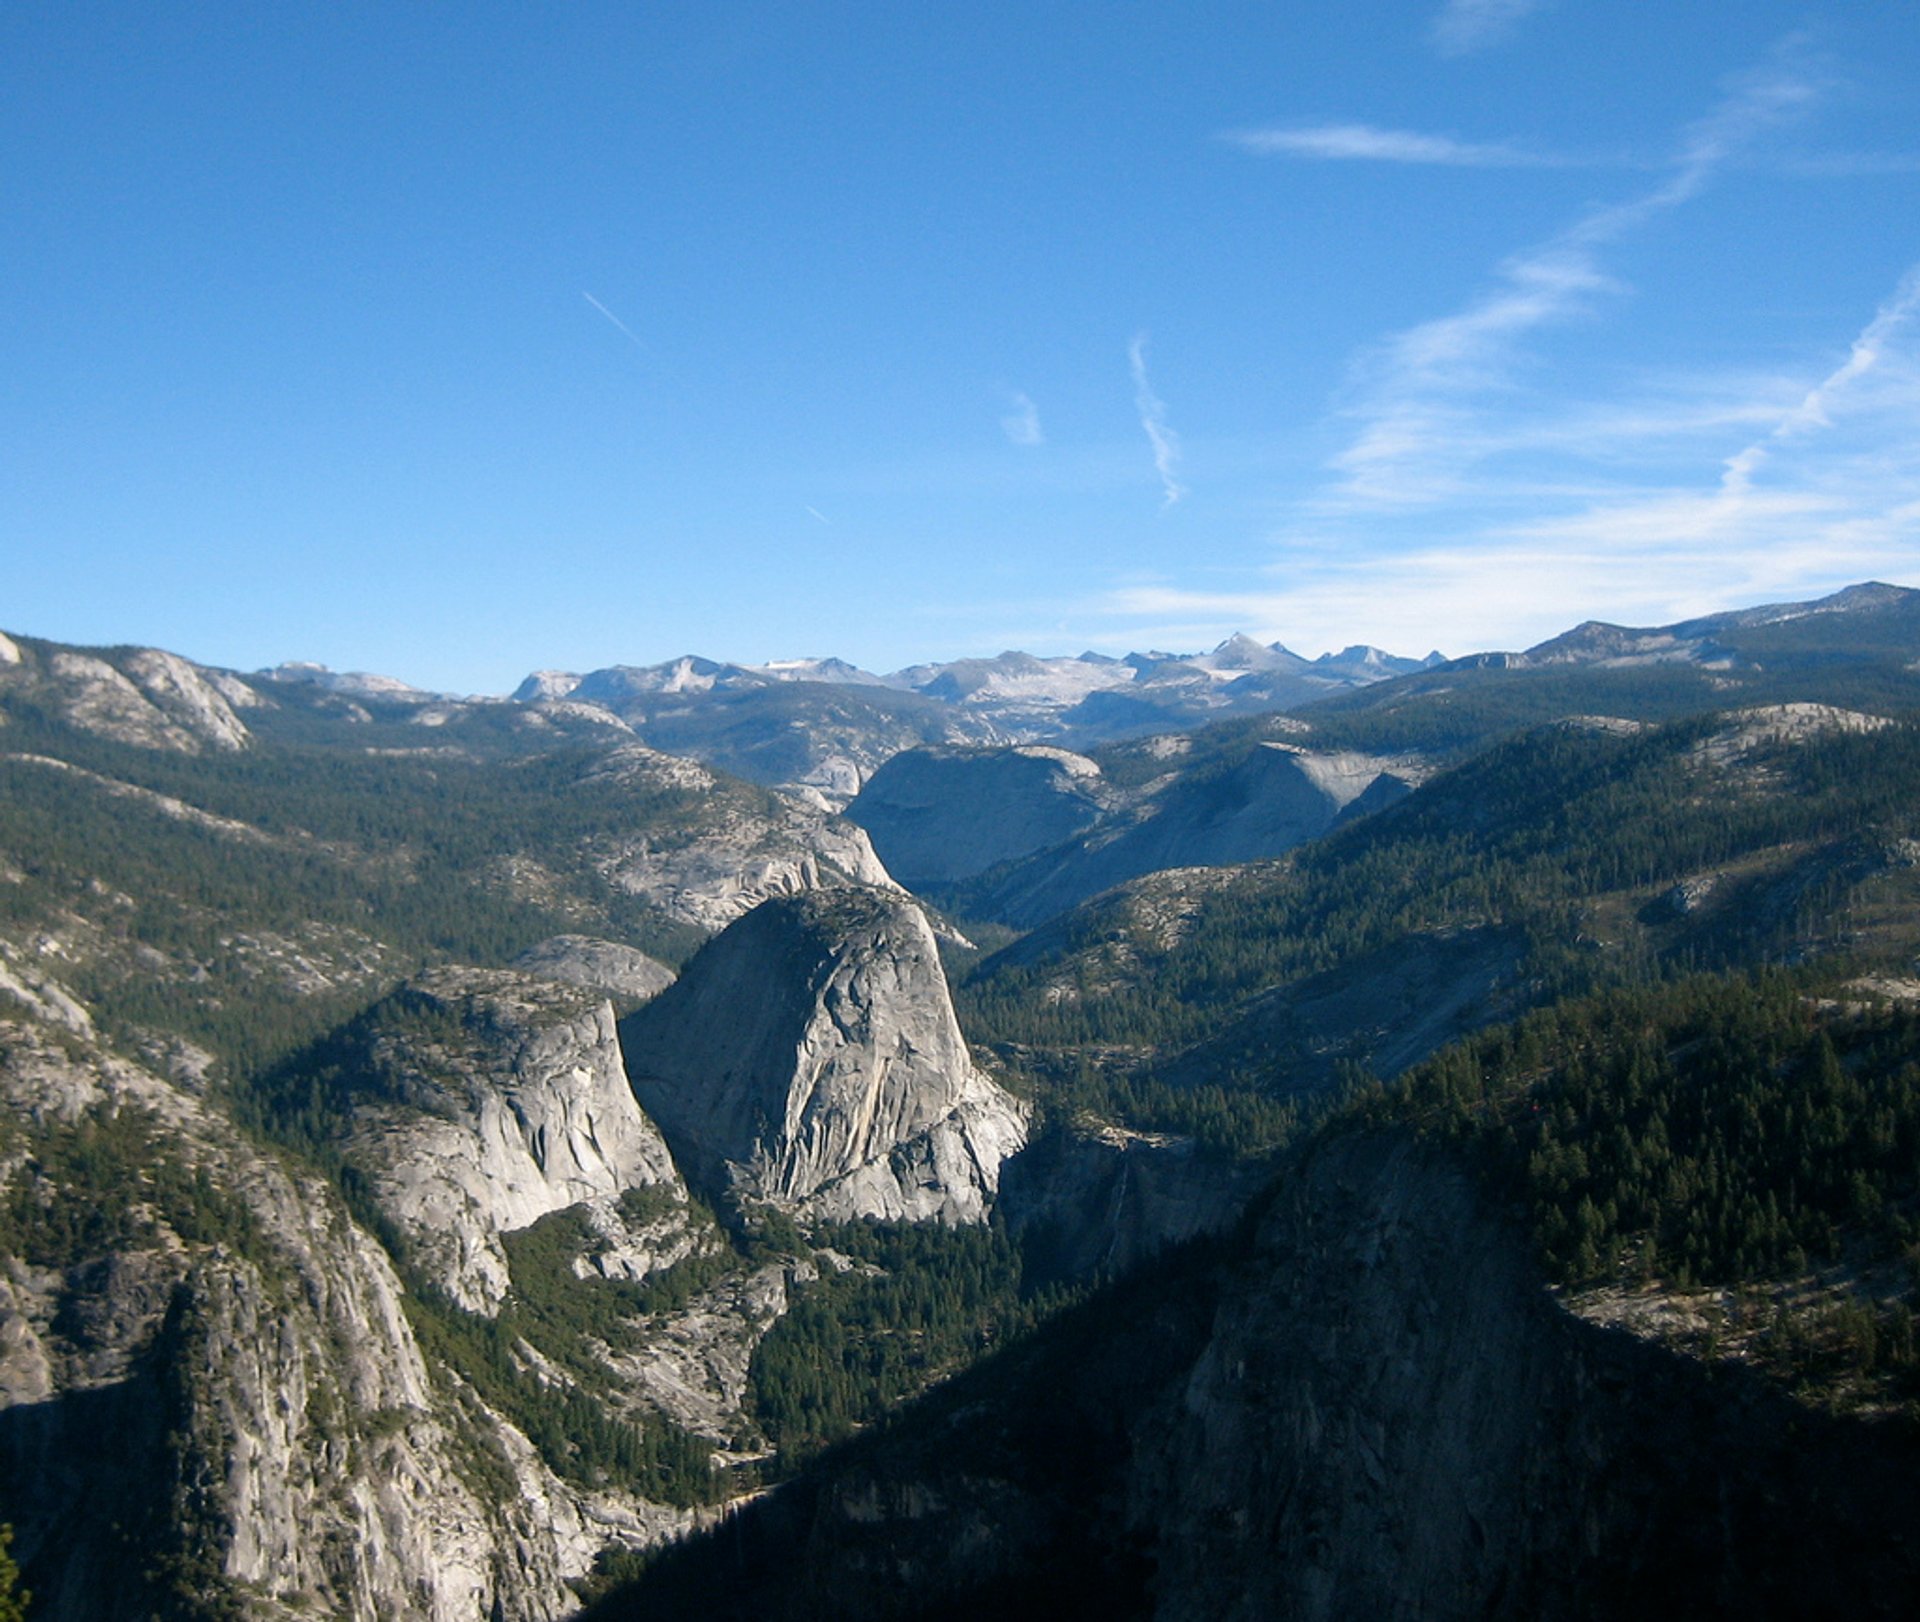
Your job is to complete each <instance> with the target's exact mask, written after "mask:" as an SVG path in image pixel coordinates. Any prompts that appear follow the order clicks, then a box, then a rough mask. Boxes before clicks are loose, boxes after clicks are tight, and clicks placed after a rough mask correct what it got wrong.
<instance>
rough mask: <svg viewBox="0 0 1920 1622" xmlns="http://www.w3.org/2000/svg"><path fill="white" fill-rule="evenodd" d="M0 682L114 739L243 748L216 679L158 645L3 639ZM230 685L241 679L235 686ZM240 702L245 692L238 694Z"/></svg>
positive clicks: (244, 739)
mask: <svg viewBox="0 0 1920 1622" xmlns="http://www.w3.org/2000/svg"><path fill="white" fill-rule="evenodd" d="M7 649H8V650H9V651H10V652H11V654H12V657H11V658H0V683H4V684H5V686H6V687H7V688H9V689H11V690H12V692H14V693H15V694H17V695H19V696H21V697H23V698H25V699H26V700H27V701H28V702H30V703H33V704H36V705H38V706H41V707H43V708H44V709H45V710H46V711H47V712H49V713H50V714H52V715H55V716H58V717H59V718H60V719H61V720H62V721H65V722H66V723H67V724H68V725H70V726H73V727H76V728H78V729H79V730H80V731H82V732H90V733H93V734H94V735H95V736H97V737H102V738H110V739H112V740H113V741H114V742H116V743H130V744H136V745H138V746H140V747H141V748H145V749H164V750H171V751H173V752H175V753H178V754H188V755H197V754H200V753H202V752H203V751H205V750H209V749H211V750H218V751H231V750H238V749H243V748H245V747H246V745H247V743H248V741H249V735H248V732H247V728H246V723H245V722H243V721H242V720H241V719H240V717H239V716H238V715H237V714H235V713H234V704H233V702H230V698H231V697H232V696H234V695H230V694H229V693H228V692H227V691H225V690H223V685H222V684H221V682H220V680H219V678H218V676H217V675H216V674H215V673H214V672H211V671H206V670H202V669H201V668H200V667H199V666H198V665H194V664H190V663H188V661H186V660H185V659H182V658H181V657H180V656H179V655H178V654H173V653H163V652H161V651H160V650H159V649H157V648H134V649H103V650H94V651H89V650H83V649H79V648H61V647H55V646H49V645H46V644H36V643H27V644H25V645H24V646H23V645H22V644H20V643H17V642H14V641H13V640H12V639H11V638H9V639H8V641H7ZM234 685H235V686H236V687H237V686H238V685H239V684H237V683H236V684H234ZM239 696H240V698H241V702H242V703H243V704H244V703H245V702H246V701H247V699H249V698H251V697H252V695H251V694H250V693H245V692H244V690H243V692H242V694H241V695H239Z"/></svg>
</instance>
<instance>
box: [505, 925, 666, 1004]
mask: <svg viewBox="0 0 1920 1622" xmlns="http://www.w3.org/2000/svg"><path fill="white" fill-rule="evenodd" d="M513 966H514V967H515V968H516V969H518V970H519V971H520V972H521V973H522V974H531V975H535V976H537V977H538V978H539V979H542V980H559V981H561V982H563V983H564V984H567V985H572V986H581V987H584V988H585V989H587V990H589V991H599V992H604V993H605V994H606V995H607V996H609V997H619V998H621V999H623V1000H625V1001H629V1002H645V1001H646V1000H647V998H649V997H653V996H657V995H659V993H661V992H662V991H665V990H666V989H667V987H668V986H670V985H672V984H673V970H671V969H670V968H668V967H667V966H666V964H664V963H662V962H661V961H660V960H659V959H658V958H655V957H648V956H647V954H646V953H645V952H642V951H639V950H637V949H636V948H634V947H631V946H622V945H621V944H620V943H619V942H618V941H602V940H595V939H594V938H593V937H592V936H590V935H555V936H554V937H553V938H552V939H551V940H544V941H541V942H540V943H539V944H538V945H537V946H530V947H528V948H527V949H526V951H524V952H522V953H521V954H520V955H519V956H518V957H517V958H515V959H514V960H513Z"/></svg>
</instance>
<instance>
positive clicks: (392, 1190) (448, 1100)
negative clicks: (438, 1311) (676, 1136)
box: [340, 968, 677, 1312]
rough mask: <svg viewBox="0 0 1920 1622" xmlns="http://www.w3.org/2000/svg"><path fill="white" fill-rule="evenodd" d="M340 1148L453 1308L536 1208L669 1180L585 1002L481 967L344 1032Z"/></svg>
mask: <svg viewBox="0 0 1920 1622" xmlns="http://www.w3.org/2000/svg"><path fill="white" fill-rule="evenodd" d="M360 1034H361V1036H363V1037H364V1046H363V1047H360V1049H359V1051H358V1052H357V1053H355V1054H354V1055H353V1056H352V1060H353V1061H354V1062H356V1063H357V1074H356V1076H355V1081H356V1088H355V1092H354V1096H353V1101H352V1111H351V1124H350V1125H349V1127H348V1129H347V1131H346V1134H345V1136H344V1138H343V1140H342V1142H341V1144H340V1148H341V1152H342V1153H343V1154H344V1155H345V1156H346V1158H347V1159H348V1160H349V1161H350V1162H352V1163H353V1164H354V1165H355V1166H357V1167H359V1168H360V1169H361V1170H362V1171H363V1172H365V1173H366V1174H367V1177H368V1181H369V1183H370V1185H371V1188H372V1192H373V1195H374V1198H375V1199H376V1200H377V1201H378V1202H379V1204H380V1207H381V1209H382V1210H383V1211H384V1212H385V1213H386V1214H387V1216H388V1217H389V1218H390V1219H391V1220H392V1221H393V1222H394V1223H395V1224H396V1226H398V1227H399V1229H400V1230H401V1232H402V1233H403V1234H404V1235H405V1236H406V1238H407V1241H408V1243H409V1246H410V1247H411V1249H412V1251H413V1253H414V1255H415V1256H416V1258H417V1259H418V1261H419V1262H420V1263H421V1264H422V1265H423V1266H425V1267H426V1268H427V1269H428V1271H429V1272H430V1273H431V1274H432V1276H433V1277H435V1278H436V1279H437V1280H439V1281H440V1282H441V1284H442V1285H443V1287H444V1288H445V1289H446V1290H447V1291H448V1293H449V1294H451V1295H452V1296H453V1298H454V1299H455V1300H457V1301H459V1302H460V1304H461V1305H462V1306H465V1307H467V1308H469V1309H470V1310H474V1311H486V1312H490V1311H492V1310H493V1309H495V1308H496V1307H498V1306H499V1304H500V1301H501V1300H502V1298H503V1297H504V1296H505V1294H506V1291H507V1285H508V1273H507V1260H506V1255H505V1252H504V1251H503V1249H502V1248H501V1244H500V1235H501V1234H502V1233H512V1232H514V1231H516V1230H517V1229H520V1228H526V1227H531V1226H532V1225H533V1224H534V1223H535V1222H537V1221H538V1220H539V1219H540V1218H541V1217H543V1216H546V1215H547V1214H548V1213H549V1212H553V1211H560V1210H564V1209H565V1208H567V1207H568V1206H571V1205H578V1204H582V1203H584V1202H600V1203H602V1204H604V1203H606V1202H609V1201H611V1200H613V1199H615V1198H617V1197H618V1196H619V1194H620V1193H621V1192H622V1191H623V1190H626V1189H629V1188H638V1187H642V1186H644V1185H647V1184H653V1183H661V1184H669V1185H676V1186H677V1178H676V1174H675V1172H674V1169H673V1160H672V1157H671V1156H670V1155H669V1154H668V1153H667V1146H666V1144H665V1143H664V1142H663V1141H662V1140H661V1138H660V1134H659V1133H658V1132H657V1131H655V1130H654V1127H653V1124H652V1123H651V1122H650V1121H648V1120H647V1119H646V1117H645V1116H644V1115H642V1114H641V1112H640V1108H639V1106H638V1105H637V1104H635V1102H634V1099H633V1093H632V1090H631V1089H630V1088H629V1087H628V1085H627V1077H626V1071H625V1070H624V1069H623V1067H622V1065H621V1062H620V1048H619V1044H618V1043H617V1041H616V1040H615V1036H614V1024H613V1010H612V1009H611V1008H610V1007H609V1006H608V1004H607V1002H606V999H605V998H604V997H602V996H599V995H597V994H595V993H592V992H587V991H584V990H580V989H577V988H575V987H572V986H567V985H563V984H559V983H556V982H552V981H545V980H539V979H535V978H533V977H531V976H527V975H520V974H514V973H510V972H507V971H505V970H485V969H464V968H463V969H440V970H436V971H434V972H433V973H431V974H428V975H423V976H422V977H420V978H419V979H418V980H415V981H413V982H412V983H411V984H410V985H408V986H407V987H405V988H403V989H402V990H401V991H399V992H398V993H396V994H395V995H394V996H393V997H390V998H388V999H387V1001H386V1002H385V1003H383V1004H382V1005H380V1007H379V1008H377V1009H376V1010H375V1011H374V1013H373V1014H372V1015H371V1016H370V1019H369V1021H368V1023H367V1025H366V1027H365V1028H364V1030H363V1032H362V1033H360Z"/></svg>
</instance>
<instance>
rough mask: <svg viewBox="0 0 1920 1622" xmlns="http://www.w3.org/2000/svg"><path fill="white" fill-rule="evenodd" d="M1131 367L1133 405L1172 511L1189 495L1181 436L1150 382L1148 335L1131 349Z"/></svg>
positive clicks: (1166, 503)
mask: <svg viewBox="0 0 1920 1622" xmlns="http://www.w3.org/2000/svg"><path fill="white" fill-rule="evenodd" d="M1127 365H1128V367H1129V369H1130V370H1131V371H1132V373H1133V403H1134V406H1135V408H1136V409H1137V410H1138V411H1139V413H1140V427H1141V430H1142V431H1143V432H1144V433H1145V434H1146V436H1147V443H1148V444H1149V445H1151V446H1152V447H1153V467H1154V471H1155V472H1156V473H1158V474H1159V475H1160V488H1161V491H1162V494H1163V499H1162V500H1161V503H1160V505H1161V506H1162V507H1163V508H1165V507H1171V506H1173V505H1174V504H1175V503H1176V502H1178V501H1180V500H1181V498H1182V497H1184V496H1185V495H1186V493H1187V487H1186V485H1184V484H1183V483H1181V482H1180V436H1179V435H1178V434H1176V433H1175V432H1174V431H1173V429H1172V428H1170V427H1169V426H1168V425H1167V408H1166V406H1165V404H1164V403H1163V402H1162V401H1161V399H1160V397H1159V395H1157V394H1155V393H1154V392H1153V385H1152V383H1151V382H1149V381H1148V379H1147V335H1146V334H1145V333H1144V332H1140V333H1136V334H1134V339H1133V342H1132V343H1130V344H1128V345H1127Z"/></svg>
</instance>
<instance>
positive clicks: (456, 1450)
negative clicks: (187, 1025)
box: [0, 1010, 692, 1622]
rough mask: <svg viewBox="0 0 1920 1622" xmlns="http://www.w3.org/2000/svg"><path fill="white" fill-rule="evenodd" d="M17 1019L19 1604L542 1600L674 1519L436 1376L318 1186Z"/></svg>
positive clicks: (458, 1604)
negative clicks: (613, 1550) (551, 1453)
mask: <svg viewBox="0 0 1920 1622" xmlns="http://www.w3.org/2000/svg"><path fill="white" fill-rule="evenodd" d="M10 1013H11V1011H10V1010H0V1105H3V1106H4V1111H3V1113H0V1255H4V1258H5V1259H4V1262H0V1519H4V1520H9V1521H11V1522H12V1523H13V1524H14V1525H15V1527H16V1529H17V1532H18V1538H17V1541H16V1544H15V1547H14V1553H15V1554H16V1555H17V1556H18V1557H19V1559H20V1561H21V1563H22V1565H23V1567H24V1568H25V1571H26V1577H27V1582H28V1585H29V1586H30V1587H31V1588H32V1589H33V1590H34V1591H35V1592H36V1594H37V1596H38V1599H37V1602H36V1604H37V1609H36V1614H37V1615H44V1616H46V1617H48V1618H52V1619H56V1622H82V1619H84V1622H135V1619H146V1618H151V1617H156V1616H176V1615H177V1616H189V1615H191V1616H215V1615H218V1616H247V1617H259V1618H275V1619H277V1618H293V1617H306V1616H315V1615H324V1616H329V1617H339V1618H347V1619H352V1622H400V1619H405V1622H469V1619H471V1618H473V1617H475V1616H482V1615H485V1616H494V1617H499V1618H502V1619H503V1622H553V1619H557V1618H559V1617H561V1616H564V1615H566V1614H568V1613H569V1612H570V1610H571V1609H572V1606H573V1600H572V1596H571V1594H570V1592H569V1590H568V1588H567V1586H566V1579H568V1578H572V1577H576V1576H578V1575H579V1574H581V1573H582V1572H584V1571H585V1570H586V1569H587V1567H588V1566H589V1565H590V1564H591V1562H592V1560H593V1558H594V1556H595V1554H596V1553H597V1552H598V1551H599V1550H600V1549H601V1548H602V1547H604V1546H605V1545H606V1544H607V1543H608V1542H610V1541H618V1542H625V1543H629V1544H643V1543H647V1542H652V1541H657V1540H659V1539H660V1538H662V1537H666V1536H669V1535H673V1534H674V1533H677V1532H680V1531H684V1530H685V1529H686V1527H687V1526H688V1525H689V1524H690V1522H691V1520H692V1516H691V1515H690V1514H688V1513H686V1512H682V1511H674V1510H668V1509H664V1508H658V1507H656V1506H652V1505H648V1504H644V1503H642V1502H640V1501H638V1500H635V1499H633V1498H631V1497H628V1496H623V1495H620V1494H616V1493H611V1492H597V1491H590V1490H583V1489H581V1488H579V1487H575V1486H570V1485H566V1484H563V1483H562V1482H560V1481H559V1480H558V1479H556V1478H555V1477H554V1476H553V1474H552V1473H551V1472H550V1471H549V1470H548V1469H547V1468H546V1467H545V1466H544V1465H543V1463H542V1462H541V1460H540V1459H539V1457H538V1456H537V1455H536V1454H535V1453H534V1450H533V1449H532V1448H531V1446H530V1445H529V1444H528V1442H527V1440H526V1438H525V1437H524V1436H523V1435H521V1433H520V1432H518V1431H517V1430H515V1429H514V1428H513V1427H512V1426H511V1425H509V1424H506V1423H504V1422H503V1421H502V1420H500V1419H499V1418H498V1416H497V1415H495V1414H493V1413H492V1412H491V1411H490V1410H489V1409H488V1408H487V1407H486V1405H485V1404H484V1403H483V1402H482V1401H480V1399H479V1398H478V1396H477V1395H476V1394H475V1393H474V1392H472V1391H471V1390H469V1389H467V1388H466V1387H464V1386H463V1385H462V1384H461V1382H459V1381H458V1380H457V1379H453V1380H448V1379H447V1377H446V1375H445V1374H444V1372H443V1371H432V1370H430V1365H429V1361H428V1359H427V1358H426V1357H424V1356H423V1354H422V1348H421V1345H420V1343H419V1342H418V1340H417V1339H416V1337H415V1331H414V1327H413V1324H412V1322H411V1319H410V1315H409V1311H408V1309H407V1307H406V1305H405V1300H404V1291H403V1288H402V1286H401V1283H400V1281H399V1279H398V1278H397V1276H396V1275H395V1273H394V1270H393V1268H392V1266H391V1264H390V1263H389V1261H388V1258H387V1256H386V1254H385V1253H384V1251H382V1249H381V1248H380V1246H379V1245H378V1244H377V1243H376V1242H375V1241H374V1240H373V1239H372V1238H370V1237H369V1236H368V1235H367V1234H366V1233H365V1231H364V1230H362V1229H361V1228H360V1227H358V1226H357V1225H356V1224H355V1223H354V1222H353V1221H352V1220H351V1218H350V1216H349V1214H348V1213H347V1211H346V1210H345V1208H344V1207H343V1205H342V1203H341V1202H340V1200H339V1199H338V1197H337V1196H336V1195H335V1194H334V1193H333V1191H332V1190H331V1189H329V1188H328V1187H327V1186H326V1185H325V1184H323V1183H322V1182H320V1181H319V1180H318V1179H315V1178H311V1177H305V1176H301V1175H297V1174H294V1173H291V1172H289V1170H288V1169H287V1168H286V1167H285V1166H283V1165H282V1164H281V1163H280V1162H279V1161H277V1160H276V1159H274V1158H273V1157H271V1156H268V1155H265V1154H263V1153H261V1152H260V1151H259V1150H258V1149H256V1148H255V1147H254V1146H253V1145H251V1144H250V1143H249V1142H248V1140H247V1139H245V1138H244V1137H243V1136H241V1135H240V1134H239V1133H237V1132H236V1131H235V1130H234V1129H233V1127H232V1126H231V1124H230V1123H229V1122H227V1121H226V1120H225V1119H224V1118H222V1117H221V1116H220V1115H219V1114H218V1113H217V1112H216V1111H215V1110H214V1109H212V1108H211V1107H210V1106H209V1105H208V1103H207V1102H206V1101H205V1100H203V1099H200V1098H197V1097H194V1096H192V1095H190V1094H188V1093H184V1092H182V1091H181V1090H179V1089H178V1088H176V1087H174V1086H172V1085H170V1084H169V1083H168V1082H166V1081H165V1080H163V1079H161V1078H160V1077H158V1076H155V1075H153V1074H151V1073H150V1072H148V1071H146V1070H144V1069H142V1068H140V1067H138V1066H136V1065H133V1064H130V1063H128V1062H126V1061H124V1060H122V1059H119V1058H117V1057H115V1056H113V1055H112V1054H110V1053H107V1052H105V1051H104V1050H102V1049H100V1048H98V1047H96V1046H94V1045H93V1044H91V1043H90V1042H87V1041H84V1040H82V1039H80V1038H78V1037H77V1036H76V1035H75V1034H74V1033H72V1032H71V1031H67V1030H58V1031H55V1030H50V1029H48V1028H47V1027H45V1026H39V1025H36V1024H35V1023H34V1022H32V1021H30V1020H22V1019H18V1018H13V1017H10ZM502 1477H505V1478H506V1479H507V1480H508V1481H510V1482H511V1484H512V1486H511V1490H510V1491H502V1490H501V1487H500V1481H501V1478H502Z"/></svg>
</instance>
